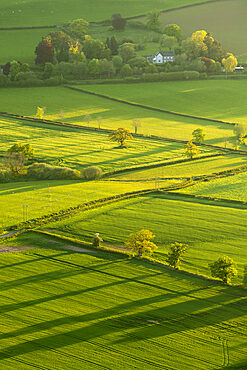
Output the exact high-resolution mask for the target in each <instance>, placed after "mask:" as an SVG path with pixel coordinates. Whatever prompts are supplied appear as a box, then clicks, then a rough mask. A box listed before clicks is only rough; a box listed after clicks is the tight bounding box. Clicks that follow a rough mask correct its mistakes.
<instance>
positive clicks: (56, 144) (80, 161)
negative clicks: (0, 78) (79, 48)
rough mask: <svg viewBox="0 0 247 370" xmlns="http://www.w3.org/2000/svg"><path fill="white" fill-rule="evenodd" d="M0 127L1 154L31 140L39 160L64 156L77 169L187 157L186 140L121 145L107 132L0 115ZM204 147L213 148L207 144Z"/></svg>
mask: <svg viewBox="0 0 247 370" xmlns="http://www.w3.org/2000/svg"><path fill="white" fill-rule="evenodd" d="M0 129H1V138H0V142H1V150H0V154H1V155H4V153H5V151H6V150H7V149H8V148H10V147H11V145H13V144H14V143H16V142H22V143H29V144H31V145H32V146H33V148H34V149H35V158H36V159H37V160H38V161H46V162H49V163H52V162H53V161H54V160H57V159H61V158H62V159H63V160H64V161H65V164H66V165H67V166H69V167H73V168H77V169H82V168H85V167H87V166H89V165H97V166H100V167H101V168H102V170H103V171H105V172H108V171H112V170H116V169H120V168H121V169H122V168H129V167H133V166H139V165H145V164H150V163H151V162H154V163H159V162H165V161H170V160H174V159H181V158H185V149H184V144H180V143H173V142H168V141H167V142H166V141H164V142H163V141H159V140H153V139H144V138H143V139H142V138H135V139H133V140H131V141H130V142H129V146H128V147H127V148H122V149H120V148H119V147H118V144H117V143H114V142H110V141H109V134H108V133H104V132H94V131H89V130H78V129H76V128H69V127H61V126H51V125H49V126H47V125H45V124H39V123H35V122H28V121H21V120H12V119H5V118H3V119H0ZM204 151H205V152H210V150H209V149H207V148H206V149H205V150H204ZM211 152H213V151H212V150H211Z"/></svg>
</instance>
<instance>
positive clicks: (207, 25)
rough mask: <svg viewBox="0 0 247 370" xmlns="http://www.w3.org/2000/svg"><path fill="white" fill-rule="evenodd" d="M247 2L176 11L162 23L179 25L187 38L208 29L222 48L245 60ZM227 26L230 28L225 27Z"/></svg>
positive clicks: (228, 0) (228, 1) (237, 0)
mask: <svg viewBox="0 0 247 370" xmlns="http://www.w3.org/2000/svg"><path fill="white" fill-rule="evenodd" d="M246 13H247V3H246V1H245V0H226V1H219V2H213V3H211V4H204V5H201V6H195V7H192V8H188V9H181V10H175V11H174V12H170V13H167V14H163V15H162V16H161V19H162V23H163V24H164V25H165V24H169V23H176V24H179V26H180V27H181V28H182V29H183V31H184V34H185V36H190V35H191V34H192V32H194V31H195V30H201V29H205V30H207V31H208V32H211V33H212V34H213V35H214V37H215V38H216V39H217V40H218V41H220V43H221V44H222V45H223V47H224V48H225V49H226V50H228V51H231V52H232V53H234V54H235V55H237V56H238V57H239V59H240V60H242V61H243V62H245V61H246V57H247V51H246V37H245V35H246V32H247V25H246V17H245V15H246ZM226 24H228V25H230V27H229V28H228V27H226Z"/></svg>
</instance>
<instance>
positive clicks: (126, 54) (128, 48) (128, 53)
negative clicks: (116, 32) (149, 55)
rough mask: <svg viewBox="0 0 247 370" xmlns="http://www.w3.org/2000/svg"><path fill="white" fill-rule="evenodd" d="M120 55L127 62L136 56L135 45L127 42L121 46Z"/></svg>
mask: <svg viewBox="0 0 247 370" xmlns="http://www.w3.org/2000/svg"><path fill="white" fill-rule="evenodd" d="M119 55H120V56H121V57H122V59H123V62H124V63H127V62H128V60H130V59H132V58H134V57H135V56H136V51H135V45H134V44H132V43H130V42H125V43H124V44H122V45H121V46H120V48H119Z"/></svg>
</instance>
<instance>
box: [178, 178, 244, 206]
mask: <svg viewBox="0 0 247 370" xmlns="http://www.w3.org/2000/svg"><path fill="white" fill-rule="evenodd" d="M246 184H247V174H246V173H241V174H239V175H235V176H231V177H227V178H223V179H217V180H212V181H210V182H205V183H201V184H197V185H194V186H192V187H191V188H188V189H183V190H181V192H182V193H186V194H195V195H205V196H213V197H215V198H223V199H234V200H242V201H244V202H247V187H246Z"/></svg>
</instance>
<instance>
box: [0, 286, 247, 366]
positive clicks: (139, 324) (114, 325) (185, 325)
mask: <svg viewBox="0 0 247 370" xmlns="http://www.w3.org/2000/svg"><path fill="white" fill-rule="evenodd" d="M226 292H227V289H226V291H225V292H223V294H219V295H217V296H212V297H210V298H208V299H207V300H202V299H199V300H194V299H193V300H189V301H188V300H187V298H186V301H184V302H182V303H178V304H175V305H167V304H166V305H165V306H164V307H161V308H158V309H157V308H156V309H151V310H145V311H144V312H138V313H134V314H133V313H132V314H125V312H126V311H127V312H129V311H130V310H131V311H132V312H133V309H136V308H141V309H142V308H143V307H144V306H145V305H148V306H149V305H153V304H159V305H160V304H162V303H163V302H165V301H167V300H169V299H171V298H174V297H176V295H174V294H170V293H168V295H167V294H165V295H164V294H162V295H158V296H156V297H149V298H144V299H141V300H138V301H134V302H128V303H125V304H122V305H119V306H115V307H114V308H112V309H110V310H101V311H99V312H97V313H89V314H85V315H81V316H69V317H65V318H61V319H56V320H52V321H49V322H45V323H41V324H37V325H33V326H31V327H29V328H24V329H20V330H17V331H16V332H14V333H12V334H13V336H15V335H21V334H27V333H30V332H32V333H33V332H36V331H38V330H44V329H45V330H47V329H51V328H53V327H57V326H58V325H64V324H74V323H85V322H88V321H90V320H99V319H103V320H100V322H96V323H93V324H92V325H90V326H86V327H85V326H84V327H83V328H79V329H78V328H77V329H75V330H71V331H65V332H62V333H59V334H55V335H48V336H46V337H43V338H40V339H34V340H30V341H28V342H25V343H21V344H17V345H12V346H9V347H7V348H5V352H3V353H2V354H1V355H0V359H6V358H11V357H14V356H19V355H23V354H27V353H30V352H33V351H36V350H37V349H39V348H52V349H57V348H61V347H64V346H68V345H70V346H71V345H73V344H77V343H80V342H82V341H90V340H93V339H95V338H97V337H101V336H106V335H109V334H114V333H118V332H122V331H123V330H129V329H131V330H132V331H131V333H128V336H127V335H126V337H123V339H121V340H118V341H115V342H113V343H112V344H119V343H124V342H132V341H138V340H143V339H145V341H148V340H152V339H153V338H157V337H162V336H166V335H170V334H172V333H182V332H185V331H189V330H196V329H199V328H202V327H206V326H210V325H218V324H220V323H221V322H223V321H226V320H232V319H236V318H238V317H240V316H243V315H245V314H246V313H247V310H245V311H242V312H241V311H240V310H239V309H238V304H239V302H237V301H235V302H230V303H227V300H229V299H231V297H229V296H228V295H227V294H226ZM188 293H189V292H188ZM215 299H216V301H218V302H221V304H220V306H217V307H214V308H211V306H212V305H215V304H216V301H215ZM246 300H247V299H245V303H244V302H242V304H241V306H242V307H244V304H246ZM207 308H209V309H208V310H207V311H206V310H205V309H207ZM245 308H246V307H245ZM198 309H199V310H203V312H197V310H198ZM121 314H123V315H121ZM112 315H118V317H109V316H112ZM119 315H121V316H119ZM148 320H157V321H158V322H159V323H160V324H158V325H157V324H150V321H148ZM133 329H136V330H135V331H133Z"/></svg>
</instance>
